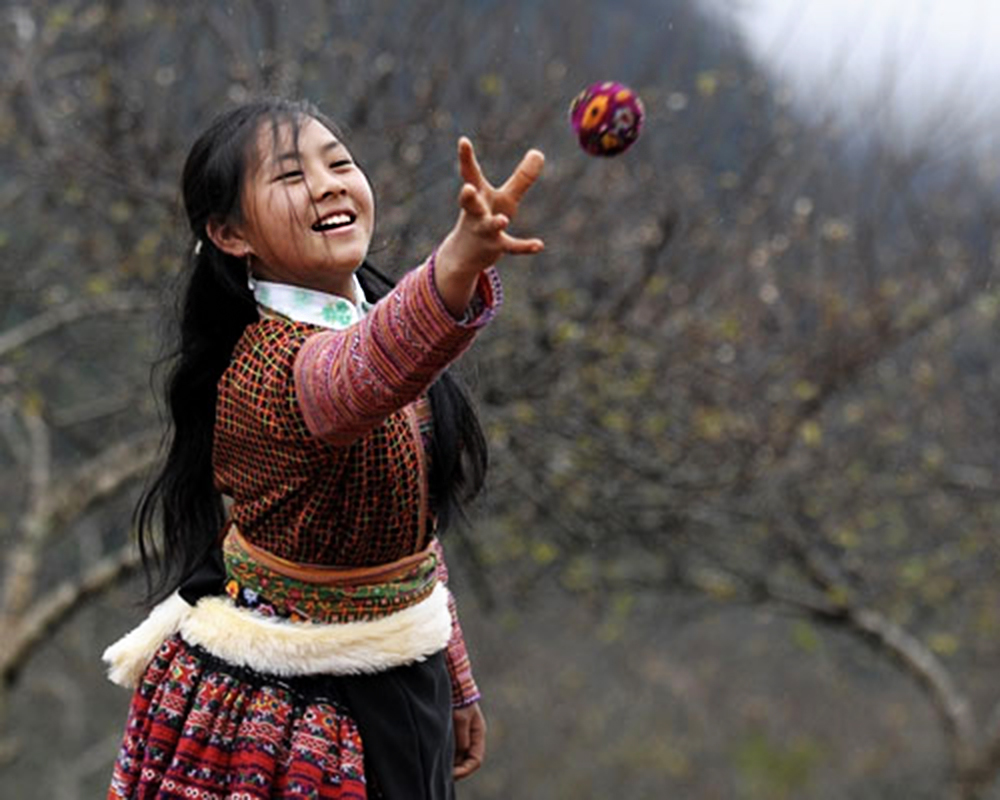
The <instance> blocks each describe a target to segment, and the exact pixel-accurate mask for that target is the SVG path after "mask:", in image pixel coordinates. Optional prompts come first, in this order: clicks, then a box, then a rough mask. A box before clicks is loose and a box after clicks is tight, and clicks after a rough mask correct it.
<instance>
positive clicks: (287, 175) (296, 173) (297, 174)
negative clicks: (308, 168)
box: [274, 169, 302, 181]
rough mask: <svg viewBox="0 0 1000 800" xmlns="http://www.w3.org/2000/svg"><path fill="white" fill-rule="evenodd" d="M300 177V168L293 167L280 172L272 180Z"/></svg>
mask: <svg viewBox="0 0 1000 800" xmlns="http://www.w3.org/2000/svg"><path fill="white" fill-rule="evenodd" d="M301 177H302V170H300V169H293V170H290V171H289V172H283V173H281V174H280V175H279V176H278V177H277V178H275V179H274V180H275V181H290V180H295V179H296V178H301Z"/></svg>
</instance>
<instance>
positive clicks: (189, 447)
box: [105, 100, 544, 800]
mask: <svg viewBox="0 0 1000 800" xmlns="http://www.w3.org/2000/svg"><path fill="white" fill-rule="evenodd" d="M543 161H544V159H543V157H542V154H541V153H539V152H538V151H534V150H532V151H529V152H528V153H527V154H526V155H525V157H524V158H523V159H522V161H521V163H520V164H519V165H518V167H517V168H516V169H515V170H514V172H513V173H512V174H511V176H510V177H509V178H508V180H507V181H506V182H505V183H504V184H503V185H501V186H500V187H494V186H492V185H491V184H490V183H489V182H488V181H487V180H486V179H485V177H484V176H483V173H482V171H481V169H480V167H479V165H478V163H477V161H476V157H475V153H474V151H473V147H472V144H471V143H470V142H469V141H468V140H467V139H464V138H463V139H461V140H460V142H459V146H458V162H459V170H460V173H461V175H462V178H463V180H464V185H463V187H462V189H461V191H460V193H459V197H458V206H459V208H458V219H457V221H456V223H455V226H454V227H453V228H452V230H451V231H450V232H449V233H448V235H447V236H446V237H445V238H444V240H443V241H442V242H441V243H440V245H439V246H438V247H437V249H436V250H435V252H434V253H432V254H431V255H430V257H429V258H428V259H427V260H426V261H425V262H424V263H422V264H421V265H420V266H418V267H417V268H415V269H413V270H412V271H410V272H409V273H408V274H406V275H405V276H404V278H403V279H402V280H401V281H400V283H399V285H398V286H396V287H395V288H392V287H391V285H390V284H389V283H388V281H387V280H386V279H385V278H383V277H382V276H381V274H380V273H378V272H377V271H375V270H374V269H373V268H372V267H371V266H370V265H369V264H368V263H367V261H366V256H367V253H368V248H369V245H370V242H371V238H372V231H373V229H374V224H375V203H374V199H373V195H372V190H371V187H370V185H369V183H368V180H367V178H366V177H365V174H364V172H363V171H362V170H361V169H360V168H359V166H358V164H357V162H356V161H355V159H354V158H353V156H352V154H351V152H350V151H349V149H348V148H347V146H346V144H345V143H344V141H343V139H342V137H341V136H340V135H339V133H338V132H337V129H336V127H335V126H334V125H333V123H332V122H331V121H330V120H328V119H327V118H325V117H324V116H323V115H322V114H320V113H319V112H318V111H317V110H316V109H315V108H314V107H312V106H311V105H308V104H305V103H295V102H289V101H284V100H263V101H257V102H253V103H250V104H247V105H244V106H241V107H239V108H237V109H235V110H233V111H231V112H229V113H227V114H225V115H223V116H222V117H220V118H219V119H217V120H216V121H215V122H214V123H213V124H212V125H211V126H210V127H209V128H208V129H207V130H206V132H205V133H204V134H203V135H202V136H201V137H200V138H199V139H198V140H197V141H196V142H195V144H194V146H193V147H192V149H191V152H190V153H189V155H188V159H187V162H186V164H185V167H184V175H183V181H182V183H183V194H184V201H185V210H186V212H187V215H188V220H189V224H190V227H191V231H192V234H193V239H192V244H191V250H190V258H189V262H190V270H191V272H190V280H189V284H188V288H187V290H186V293H185V296H184V299H183V312H182V320H181V330H180V346H179V348H178V350H177V355H176V358H175V361H174V368H173V372H172V374H171V376H170V379H169V382H168V386H167V401H168V405H169V407H170V411H171V420H172V432H171V436H170V440H169V443H170V446H169V451H168V453H167V457H166V460H165V463H164V465H163V467H162V469H161V471H160V472H159V474H158V476H157V477H156V479H155V481H154V482H153V483H152V484H151V486H150V488H149V490H148V491H147V492H146V494H145V495H144V496H143V498H142V500H141V502H140V504H139V507H138V509H137V523H138V529H139V542H140V548H141V552H142V554H143V559H144V562H145V563H146V565H147V570H150V571H151V572H152V571H156V572H158V574H159V581H158V584H157V586H156V587H155V590H154V594H155V595H156V596H157V597H158V598H160V599H162V602H161V603H160V604H159V605H158V606H157V607H156V608H155V609H154V610H153V612H152V613H151V614H150V616H149V618H148V619H147V620H146V621H145V622H144V623H143V624H142V625H140V626H139V627H138V628H137V629H136V630H134V631H133V632H132V633H130V634H129V635H127V636H126V637H124V638H123V639H122V640H120V641H119V642H118V643H116V644H115V645H113V646H112V647H111V648H109V649H108V651H107V652H106V654H105V658H106V659H107V661H108V662H109V664H110V666H111V669H110V673H111V677H112V679H113V680H115V681H117V682H119V683H122V684H125V685H129V686H133V687H134V688H135V693H134V695H133V700H132V705H131V708H130V711H129V717H128V721H127V724H126V731H125V736H124V740H123V743H122V746H121V750H120V752H119V756H118V760H117V762H116V765H115V770H114V776H113V779H112V784H111V788H110V791H109V795H108V796H109V797H111V798H167V797H199V798H216V797H218V798H221V797H227V798H236V797H239V798H299V797H310V798H366V797H371V798H378V797H381V798H389V800H397V799H398V800H402V799H403V798H405V799H406V800H413V799H416V798H445V797H453V795H454V787H453V784H454V780H455V779H456V778H463V777H465V776H467V775H469V774H471V773H472V772H474V771H475V770H476V769H477V768H478V767H479V766H480V764H481V763H482V760H483V757H484V754H485V745H486V739H485V733H486V725H485V721H484V718H483V715H482V712H481V710H480V707H479V691H478V689H477V688H476V684H475V682H474V680H473V679H472V674H471V670H470V667H469V662H468V656H467V654H466V649H465V643H464V639H463V635H462V630H461V627H460V625H459V623H458V618H457V615H456V612H455V603H454V598H453V597H452V595H451V594H450V592H449V591H448V589H447V569H446V567H445V562H444V556H443V551H442V548H441V545H440V542H439V539H438V535H439V534H440V533H442V532H443V531H444V529H445V528H446V527H447V526H448V523H449V522H450V521H451V520H452V519H453V518H454V515H455V513H456V511H457V510H458V509H459V508H460V506H461V504H462V503H463V502H464V501H467V500H468V499H469V498H470V497H471V496H473V495H474V494H475V493H476V492H477V491H478V489H479V488H480V487H481V485H482V482H483V478H484V474H485V469H486V445H485V440H484V438H483V434H482V431H481V430H480V428H479V424H478V422H477V420H476V417H475V414H474V412H473V411H472V408H471V406H470V405H469V403H468V401H467V400H466V398H465V396H464V394H463V393H462V392H461V391H460V389H459V388H458V385H457V384H456V383H455V381H454V380H452V379H451V377H450V376H449V375H448V373H447V371H446V369H447V367H448V365H449V364H450V363H451V362H453V361H454V360H455V359H457V358H458V357H459V356H460V355H461V354H462V352H464V350H465V349H467V348H468V347H469V345H470V344H471V343H472V340H473V339H474V337H475V335H476V333H477V332H478V331H479V330H480V329H481V328H482V327H483V326H484V325H485V324H487V323H488V322H489V321H490V320H491V319H492V318H493V316H494V315H495V313H496V311H497V309H498V307H499V305H500V301H501V291H500V284H499V278H498V275H497V272H496V270H495V269H494V265H495V264H496V263H497V261H498V260H499V259H500V258H501V257H502V256H504V255H507V254H533V253H538V252H540V251H541V250H542V247H543V245H542V242H541V241H540V240H538V239H523V238H518V237H515V236H513V235H511V234H510V233H509V232H508V226H509V224H510V222H511V220H513V219H514V217H515V215H516V213H517V210H518V206H519V204H520V201H521V199H522V198H523V196H524V194H525V193H526V192H527V190H528V189H529V188H530V187H531V186H532V184H533V183H534V182H535V180H536V179H537V178H538V176H539V174H540V173H541V170H542V165H543ZM390 289H391V291H390ZM164 597H165V598H166V599H163V598H164Z"/></svg>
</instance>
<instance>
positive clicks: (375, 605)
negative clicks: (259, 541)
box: [222, 528, 438, 623]
mask: <svg viewBox="0 0 1000 800" xmlns="http://www.w3.org/2000/svg"><path fill="white" fill-rule="evenodd" d="M222 549H223V556H224V558H225V563H226V594H228V595H229V596H230V597H231V598H232V599H233V602H234V603H235V604H236V605H237V606H239V607H242V608H252V609H254V610H255V611H257V612H258V613H260V614H263V615H265V616H274V617H283V618H286V619H291V620H296V621H310V622H324V623H333V622H336V623H342V622H364V621H372V620H376V619H381V618H383V617H386V616H388V615H390V614H393V613H395V612H397V611H400V610H402V609H404V608H409V607H410V606H413V605H415V604H416V603H419V602H420V601H421V600H424V599H425V598H427V597H428V596H429V595H430V593H431V591H432V590H433V589H434V586H435V584H436V583H437V565H438V559H437V555H436V553H435V552H434V550H433V549H432V548H431V547H428V548H427V549H426V550H423V551H421V552H420V553H415V554H414V555H411V556H407V557H406V558H403V559H400V560H399V561H395V562H393V563H391V564H385V565H380V566H377V567H361V568H350V569H341V568H334V567H318V566H304V565H300V564H295V563H293V562H290V561H286V560H284V559H281V558H279V557H277V556H274V555H273V554H271V553H268V552H266V551H264V550H261V549H260V548H257V547H255V546H254V545H252V544H251V543H250V542H248V541H247V540H246V539H245V538H244V537H243V536H242V535H241V534H240V532H239V531H238V530H236V529H235V528H230V530H229V532H228V534H227V535H226V538H225V541H224V542H223V548H222Z"/></svg>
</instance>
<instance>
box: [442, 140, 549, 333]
mask: <svg viewBox="0 0 1000 800" xmlns="http://www.w3.org/2000/svg"><path fill="white" fill-rule="evenodd" d="M544 164H545V156H544V155H542V153H541V151H539V150H529V151H528V152H527V153H526V154H525V155H524V158H522V159H521V163H520V164H518V165H517V167H516V168H515V170H514V171H513V172H512V173H511V175H510V177H509V178H507V180H506V181H504V183H503V185H502V186H500V187H499V188H496V187H494V186H493V185H492V184H490V182H489V181H488V180H486V177H485V176H484V175H483V171H482V169H481V168H480V166H479V162H478V161H477V160H476V153H475V151H474V150H473V148H472V142H470V141H469V140H468V139H467V138H466V137H464V136H463V137H462V138H461V139H459V141H458V165H459V171H460V172H461V174H462V178H463V180H464V181H465V185H464V186H462V190H461V192H459V195H458V205H459V209H460V210H459V213H458V221H457V222H456V223H455V227H454V228H453V229H452V230H451V233H449V234H448V236H447V237H446V238H445V240H444V242H442V243H441V246H440V247H439V248H438V254H437V266H436V277H437V286H438V291H439V292H440V294H441V298H442V299H443V300H444V303H445V306H447V308H448V310H449V311H451V312H452V314H454V315H455V316H456V317H460V316H461V315H462V313H463V312H464V311H465V308H466V307H467V306H468V304H469V300H471V299H472V293H473V291H474V290H475V286H476V281H477V279H478V276H479V273H480V272H482V271H483V270H484V269H486V268H488V267H491V266H493V265H494V264H496V262H497V261H499V260H500V258H501V256H503V255H506V254H511V255H531V254H534V253H540V252H541V251H542V249H543V248H544V247H545V244H544V243H543V242H542V240H541V239H534V238H533V239H521V238H518V237H515V236H511V235H510V234H509V233H507V228H508V226H509V225H510V223H511V221H512V220H513V219H514V217H515V216H516V215H517V211H518V207H519V206H520V203H521V199H522V198H523V197H524V195H525V193H526V192H527V191H528V189H530V188H531V186H532V185H533V184H534V182H535V181H536V180H538V176H539V175H541V173H542V167H543V166H544Z"/></svg>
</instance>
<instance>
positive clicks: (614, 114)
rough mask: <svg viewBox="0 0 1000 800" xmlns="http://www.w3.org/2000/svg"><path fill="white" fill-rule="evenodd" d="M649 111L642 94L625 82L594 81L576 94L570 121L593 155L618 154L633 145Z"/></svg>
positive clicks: (583, 145) (585, 148)
mask: <svg viewBox="0 0 1000 800" xmlns="http://www.w3.org/2000/svg"><path fill="white" fill-rule="evenodd" d="M645 115H646V111H645V109H644V108H643V107H642V100H640V99H639V95H637V94H636V93H635V92H633V91H632V90H631V89H629V88H628V87H627V86H625V85H624V84H622V83H617V82H616V81H605V82H603V83H594V84H591V85H590V86H588V87H587V88H586V89H584V90H583V91H582V92H580V94H578V95H577V96H576V97H575V98H573V102H572V103H571V104H570V107H569V121H570V124H571V125H572V126H573V130H574V131H576V134H577V136H578V137H579V138H580V147H582V148H583V149H584V150H585V151H586V152H588V153H590V154H591V155H592V156H616V155H618V154H619V153H624V152H625V151H626V150H628V148H630V147H631V146H632V144H633V143H634V142H635V140H636V139H638V138H639V133H640V131H641V130H642V120H643V118H644V117H645Z"/></svg>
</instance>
